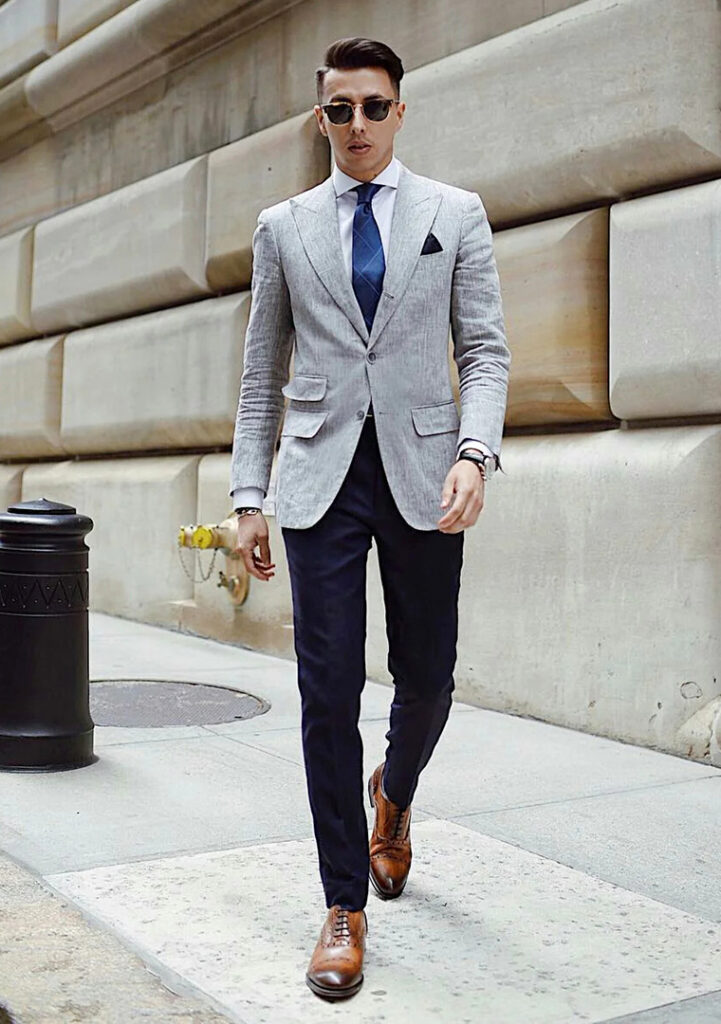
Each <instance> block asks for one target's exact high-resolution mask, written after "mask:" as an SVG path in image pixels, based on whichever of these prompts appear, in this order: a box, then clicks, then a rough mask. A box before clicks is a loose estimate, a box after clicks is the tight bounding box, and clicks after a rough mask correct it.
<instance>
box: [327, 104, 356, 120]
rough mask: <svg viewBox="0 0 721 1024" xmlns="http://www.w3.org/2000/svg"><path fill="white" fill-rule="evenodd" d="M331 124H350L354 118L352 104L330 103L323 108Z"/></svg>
mask: <svg viewBox="0 0 721 1024" xmlns="http://www.w3.org/2000/svg"><path fill="white" fill-rule="evenodd" d="M323 110H325V112H326V114H327V115H328V120H329V121H330V122H331V124H348V122H349V121H350V120H351V118H352V117H353V107H352V106H351V105H350V103H328V104H327V105H326V106H324V107H323Z"/></svg>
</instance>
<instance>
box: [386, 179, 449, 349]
mask: <svg viewBox="0 0 721 1024" xmlns="http://www.w3.org/2000/svg"><path fill="white" fill-rule="evenodd" d="M440 201H441V193H440V190H439V189H437V188H436V187H435V185H433V183H432V182H430V181H427V180H426V179H425V178H422V177H420V176H419V175H416V174H413V172H412V171H409V170H408V168H407V167H406V166H405V164H401V174H400V178H399V179H398V190H397V193H396V201H395V204H394V207H393V219H392V220H391V237H390V244H389V249H388V258H387V260H386V272H385V276H384V278H383V291H382V293H381V297H380V299H379V300H378V306H377V307H376V312H375V317H374V318H373V326H372V328H371V332H370V338H369V340H368V348H372V347H373V345H374V344H375V343H376V341H377V340H378V337H379V336H380V333H381V331H382V330H383V328H384V327H385V325H386V324H387V323H388V321H389V320H390V318H391V317H392V316H393V313H394V312H395V310H396V309H397V308H398V304H399V302H400V301H401V299H402V298H403V293H404V292H405V290H406V288H407V287H408V282H409V281H410V279H411V274H412V273H413V270H414V268H415V265H416V263H417V262H418V260H419V258H420V255H421V249H422V248H423V242H424V240H425V238H426V235H427V234H428V232H429V231H430V229H431V225H432V223H433V220H434V218H435V215H436V210H437V209H438V206H439V204H440Z"/></svg>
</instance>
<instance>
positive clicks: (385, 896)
mask: <svg viewBox="0 0 721 1024" xmlns="http://www.w3.org/2000/svg"><path fill="white" fill-rule="evenodd" d="M368 799H369V801H370V805H371V809H372V810H375V806H376V805H375V800H374V799H373V776H372V775H371V777H370V778H369V779H368ZM368 878H369V879H370V883H371V885H372V886H373V888H374V889H375V891H376V893H377V894H378V896H380V898H381V899H382V900H397V899H398V897H399V896H400V895H401V893H402V892H403V890H404V889H405V887H406V882H407V881H408V876H406V879H405V881H404V882H403V885H402V886H401V887H400V889H399V890H398V892H386V891H385V889H381V888H380V886H379V885H378V883H377V882H376V879H375V875H374V874H373V869H372V868H371V870H370V871H369V872H368Z"/></svg>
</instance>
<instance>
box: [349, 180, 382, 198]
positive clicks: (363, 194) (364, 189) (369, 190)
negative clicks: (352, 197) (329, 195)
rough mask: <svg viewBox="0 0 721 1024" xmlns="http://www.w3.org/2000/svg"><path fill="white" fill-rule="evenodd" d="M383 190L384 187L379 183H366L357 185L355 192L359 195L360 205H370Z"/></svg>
mask: <svg viewBox="0 0 721 1024" xmlns="http://www.w3.org/2000/svg"><path fill="white" fill-rule="evenodd" d="M381 188H383V186H382V185H379V184H378V183H377V182H374V181H364V182H363V183H362V184H361V185H356V186H355V188H354V189H353V191H354V192H357V193H358V202H359V203H369V202H370V201H371V199H372V198H373V196H374V195H375V194H376V192H377V191H378V190H379V189H381Z"/></svg>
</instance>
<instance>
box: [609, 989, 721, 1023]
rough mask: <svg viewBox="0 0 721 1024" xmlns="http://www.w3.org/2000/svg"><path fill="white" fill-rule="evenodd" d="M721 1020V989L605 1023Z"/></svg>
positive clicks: (710, 1021) (615, 1018) (705, 1021)
mask: <svg viewBox="0 0 721 1024" xmlns="http://www.w3.org/2000/svg"><path fill="white" fill-rule="evenodd" d="M720 1020H721V991H719V992H709V993H708V994H707V995H705V996H696V998H695V999H684V1000H682V1001H681V1002H678V1003H667V1004H666V1006H656V1007H654V1008H653V1009H652V1010H642V1011H641V1012H640V1013H631V1014H628V1015H624V1016H623V1017H614V1018H613V1020H608V1021H604V1022H603V1024H718V1022H719V1021H720Z"/></svg>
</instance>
